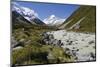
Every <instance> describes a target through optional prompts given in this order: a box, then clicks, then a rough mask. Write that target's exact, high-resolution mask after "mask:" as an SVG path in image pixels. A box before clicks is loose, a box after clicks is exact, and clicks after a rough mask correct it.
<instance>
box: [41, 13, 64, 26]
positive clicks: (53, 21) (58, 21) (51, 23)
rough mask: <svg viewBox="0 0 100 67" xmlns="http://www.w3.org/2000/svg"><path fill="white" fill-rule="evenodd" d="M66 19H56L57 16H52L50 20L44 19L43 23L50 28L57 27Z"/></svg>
mask: <svg viewBox="0 0 100 67" xmlns="http://www.w3.org/2000/svg"><path fill="white" fill-rule="evenodd" d="M64 20H65V19H61V18H58V17H56V16H55V15H50V16H49V17H48V18H46V19H44V20H43V22H44V23H45V24H47V25H49V26H57V25H60V24H62V23H63V22H64Z"/></svg>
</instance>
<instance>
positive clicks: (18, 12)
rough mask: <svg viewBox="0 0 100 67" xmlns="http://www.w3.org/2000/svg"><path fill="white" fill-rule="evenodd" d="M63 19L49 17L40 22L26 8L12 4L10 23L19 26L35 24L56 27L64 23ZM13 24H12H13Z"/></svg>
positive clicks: (33, 13) (31, 11) (35, 15)
mask: <svg viewBox="0 0 100 67" xmlns="http://www.w3.org/2000/svg"><path fill="white" fill-rule="evenodd" d="M64 20H65V19H61V18H58V17H56V16H55V15H51V16H50V17H48V18H46V19H44V20H43V21H41V20H40V19H39V18H38V13H36V12H35V11H34V10H31V9H29V8H27V7H23V6H20V5H18V4H16V3H12V21H14V22H15V23H18V24H19V23H20V24H23V23H24V24H37V25H47V26H58V25H60V24H62V23H63V22H64ZM14 22H13V23H14Z"/></svg>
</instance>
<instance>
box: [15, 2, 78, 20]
mask: <svg viewBox="0 0 100 67" xmlns="http://www.w3.org/2000/svg"><path fill="white" fill-rule="evenodd" d="M14 2H16V3H17V4H19V5H20V6H23V7H28V8H30V9H32V10H34V11H35V12H37V13H38V15H39V18H40V19H41V20H43V19H45V18H47V17H49V16H51V15H55V16H57V17H59V18H62V19H67V18H68V17H69V16H70V15H71V14H72V13H73V12H74V11H75V10H76V9H78V8H79V5H73V4H54V3H38V2H23V1H14Z"/></svg>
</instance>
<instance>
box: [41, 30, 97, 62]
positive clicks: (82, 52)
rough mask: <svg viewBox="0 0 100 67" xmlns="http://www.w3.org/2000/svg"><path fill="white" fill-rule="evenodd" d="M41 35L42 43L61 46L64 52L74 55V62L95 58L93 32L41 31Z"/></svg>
mask: <svg viewBox="0 0 100 67" xmlns="http://www.w3.org/2000/svg"><path fill="white" fill-rule="evenodd" d="M42 36H43V38H42V43H44V44H48V45H49V44H52V45H53V46H59V47H62V48H63V49H64V51H65V53H66V54H69V55H72V56H73V57H74V61H75V62H76V61H94V60H96V56H95V52H96V51H95V50H96V48H95V47H96V46H95V34H93V33H77V32H67V31H65V30H59V31H51V32H46V33H43V34H42Z"/></svg>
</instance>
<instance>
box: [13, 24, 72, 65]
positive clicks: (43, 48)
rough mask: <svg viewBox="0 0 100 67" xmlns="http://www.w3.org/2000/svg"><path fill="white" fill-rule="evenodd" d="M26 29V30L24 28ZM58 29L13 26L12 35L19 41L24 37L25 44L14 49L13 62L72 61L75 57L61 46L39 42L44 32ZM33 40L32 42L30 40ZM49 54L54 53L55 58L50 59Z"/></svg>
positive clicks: (19, 63)
mask: <svg viewBox="0 0 100 67" xmlns="http://www.w3.org/2000/svg"><path fill="white" fill-rule="evenodd" d="M23 29H24V30H23ZM52 30H56V29H54V28H44V26H43V28H42V27H40V26H39V27H38V26H33V27H32V26H30V27H29V26H26V27H24V28H23V27H21V26H16V27H15V28H13V34H12V36H13V37H15V39H16V40H17V41H20V40H21V39H24V45H26V46H24V47H23V48H21V49H17V50H13V52H12V61H13V62H12V64H18V65H26V64H47V63H48V64H50V63H63V62H72V60H73V57H71V56H70V55H67V54H65V53H64V50H63V49H62V48H61V47H57V46H50V45H44V44H41V43H39V41H40V40H41V38H42V36H41V35H40V34H41V33H43V32H47V31H52ZM29 40H31V41H30V42H28V41H29ZM49 54H51V55H53V59H48V58H47V56H48V57H49Z"/></svg>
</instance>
